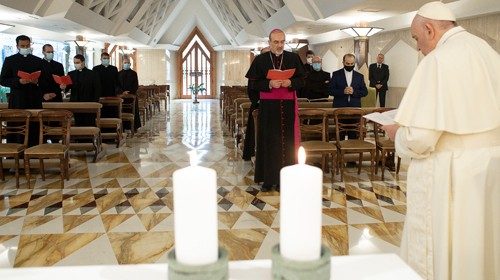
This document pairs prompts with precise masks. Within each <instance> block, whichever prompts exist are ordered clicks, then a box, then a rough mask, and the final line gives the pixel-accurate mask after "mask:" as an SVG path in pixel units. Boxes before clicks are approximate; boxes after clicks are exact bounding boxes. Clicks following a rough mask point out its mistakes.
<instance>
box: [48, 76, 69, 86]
mask: <svg viewBox="0 0 500 280" xmlns="http://www.w3.org/2000/svg"><path fill="white" fill-rule="evenodd" d="M52 78H54V81H55V82H56V83H57V84H59V85H71V84H73V81H71V77H70V76H68V75H66V76H57V75H54V74H52Z"/></svg>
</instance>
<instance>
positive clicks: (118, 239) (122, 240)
mask: <svg viewBox="0 0 500 280" xmlns="http://www.w3.org/2000/svg"><path fill="white" fill-rule="evenodd" d="M108 237H109V241H110V243H111V247H112V248H113V251H114V252H115V255H116V259H117V260H118V263H119V264H138V263H154V262H156V261H157V260H158V259H159V258H160V257H161V256H162V255H163V254H164V253H165V252H167V251H168V250H170V249H171V248H172V247H173V245H174V236H173V232H144V233H108Z"/></svg>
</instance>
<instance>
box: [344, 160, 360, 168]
mask: <svg viewBox="0 0 500 280" xmlns="http://www.w3.org/2000/svg"><path fill="white" fill-rule="evenodd" d="M357 166H358V165H357V163H356V162H355V161H349V162H347V163H346V164H345V167H347V168H353V167H357Z"/></svg>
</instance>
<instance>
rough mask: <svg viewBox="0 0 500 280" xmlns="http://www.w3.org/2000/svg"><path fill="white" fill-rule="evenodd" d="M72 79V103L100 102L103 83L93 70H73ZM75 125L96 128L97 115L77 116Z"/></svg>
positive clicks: (80, 114) (70, 87)
mask: <svg viewBox="0 0 500 280" xmlns="http://www.w3.org/2000/svg"><path fill="white" fill-rule="evenodd" d="M68 75H69V76H70V77H71V81H72V82H73V84H72V85H70V86H68V87H67V89H71V96H70V98H69V101H70V102H98V101H99V97H100V96H101V81H100V80H99V77H97V75H95V73H94V72H93V71H92V70H89V69H88V68H83V69H82V70H73V71H71V72H69V73H68ZM75 124H76V125H77V126H95V114H84V113H78V114H75Z"/></svg>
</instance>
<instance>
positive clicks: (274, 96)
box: [260, 87, 300, 158]
mask: <svg viewBox="0 0 500 280" xmlns="http://www.w3.org/2000/svg"><path fill="white" fill-rule="evenodd" d="M260 99H262V100H293V101H294V103H295V114H294V121H293V128H294V129H293V136H294V146H295V158H297V151H298V150H299V146H300V128H299V104H298V102H297V95H296V94H295V90H293V91H289V90H288V88H283V87H281V88H272V89H271V91H269V92H264V91H261V92H260Z"/></svg>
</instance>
